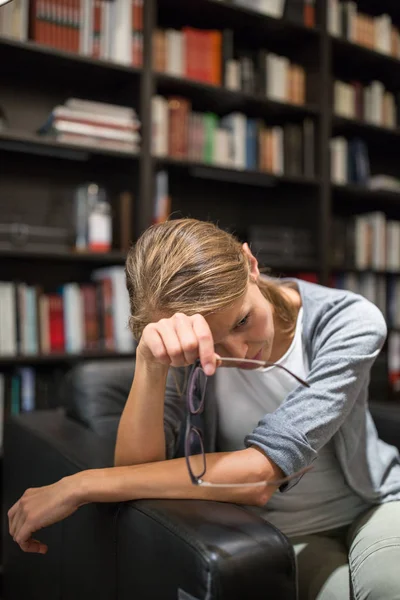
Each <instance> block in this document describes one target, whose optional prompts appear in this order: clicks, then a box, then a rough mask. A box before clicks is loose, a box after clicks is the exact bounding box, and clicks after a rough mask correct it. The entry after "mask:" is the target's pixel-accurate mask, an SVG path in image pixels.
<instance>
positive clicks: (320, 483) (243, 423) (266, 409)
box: [215, 308, 368, 536]
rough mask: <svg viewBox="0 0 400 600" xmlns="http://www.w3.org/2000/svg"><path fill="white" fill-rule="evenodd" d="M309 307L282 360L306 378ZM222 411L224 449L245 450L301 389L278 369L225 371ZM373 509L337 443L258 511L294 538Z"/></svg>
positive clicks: (219, 377)
mask: <svg viewBox="0 0 400 600" xmlns="http://www.w3.org/2000/svg"><path fill="white" fill-rule="evenodd" d="M302 324H303V308H300V311H299V314H298V318H297V323H296V330H295V335H294V338H293V340H292V343H291V345H290V347H289V349H288V350H287V352H286V353H285V354H284V356H282V358H281V359H280V360H279V361H277V362H278V363H279V364H282V365H284V366H285V367H286V368H288V369H290V370H291V371H293V372H294V373H296V375H298V376H299V377H301V378H302V379H306V378H307V374H308V372H309V365H308V361H307V356H306V353H305V351H304V348H303V340H302ZM215 378H216V381H215V392H216V402H217V406H218V450H220V451H222V452H227V451H228V452H229V451H235V450H241V449H244V448H245V446H244V438H245V436H246V435H247V434H248V433H249V432H251V431H252V430H253V429H254V428H255V427H256V426H257V424H258V422H259V421H260V419H261V418H262V417H263V416H264V415H265V414H266V413H271V412H273V411H274V410H275V409H276V408H278V406H279V405H280V404H281V403H282V402H283V401H284V400H285V398H286V396H287V395H288V394H289V393H290V392H291V391H292V390H293V389H294V388H295V387H297V386H298V385H299V383H298V382H297V381H296V380H295V379H294V378H293V377H291V375H289V374H288V373H286V372H285V371H283V369H279V368H276V367H268V368H266V369H262V370H261V371H253V370H243V369H233V368H220V369H217V373H216V375H215ZM367 507H368V505H367V504H366V503H365V502H364V501H363V500H362V499H361V498H360V497H359V496H357V495H356V494H355V493H354V492H353V491H352V490H351V489H350V488H349V486H348V485H347V483H346V482H345V479H344V476H343V474H342V472H341V469H340V466H339V463H338V461H337V458H336V455H335V450H334V446H333V443H332V442H331V441H330V442H328V443H327V444H326V445H325V446H324V447H323V448H322V449H321V450H320V452H319V456H318V458H317V459H316V460H315V461H314V463H313V469H312V470H311V471H310V472H309V473H306V474H305V475H304V476H303V477H302V479H301V480H300V481H299V483H298V484H297V485H296V486H294V487H293V488H292V489H290V490H289V491H288V492H286V493H280V492H277V493H275V494H274V495H273V496H272V498H271V499H270V500H269V502H268V503H267V505H266V506H265V507H263V508H254V507H253V508H254V510H255V511H256V512H258V513H260V514H261V516H263V517H265V518H266V519H267V520H268V521H270V522H271V523H273V524H274V525H276V526H277V527H278V528H279V529H280V530H281V531H283V532H284V533H285V534H286V535H288V536H293V535H303V534H309V533H316V532H318V531H324V530H328V529H332V528H336V527H341V526H343V525H347V524H349V523H351V522H352V521H353V520H354V519H355V518H356V517H357V516H358V515H359V514H360V512H362V511H363V510H364V509H366V508H367Z"/></svg>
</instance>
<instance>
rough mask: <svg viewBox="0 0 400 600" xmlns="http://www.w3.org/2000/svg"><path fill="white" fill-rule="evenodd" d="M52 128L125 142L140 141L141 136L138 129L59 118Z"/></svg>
mask: <svg viewBox="0 0 400 600" xmlns="http://www.w3.org/2000/svg"><path fill="white" fill-rule="evenodd" d="M52 128H53V129H54V131H61V132H68V133H78V134H79V135H91V136H95V137H99V138H106V139H111V140H121V141H124V142H138V141H139V140H140V136H139V134H138V133H137V132H136V131H122V130H120V129H114V128H112V127H101V126H100V125H89V124H88V123H77V122H72V121H63V120H59V119H55V120H54V122H53V126H52Z"/></svg>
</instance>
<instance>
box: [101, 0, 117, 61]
mask: <svg viewBox="0 0 400 600" xmlns="http://www.w3.org/2000/svg"><path fill="white" fill-rule="evenodd" d="M114 15H115V4H114V2H102V4H101V19H102V31H101V33H102V35H101V39H100V56H101V58H103V59H104V60H111V59H112V54H111V46H112V36H113V25H114V22H113V21H114Z"/></svg>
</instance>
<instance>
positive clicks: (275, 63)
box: [266, 52, 282, 100]
mask: <svg viewBox="0 0 400 600" xmlns="http://www.w3.org/2000/svg"><path fill="white" fill-rule="evenodd" d="M266 60H267V97H268V98H270V99H271V100H281V98H282V96H281V90H280V75H279V73H280V69H281V67H280V66H279V65H280V62H279V56H277V55H276V54H274V53H273V52H268V54H267V57H266Z"/></svg>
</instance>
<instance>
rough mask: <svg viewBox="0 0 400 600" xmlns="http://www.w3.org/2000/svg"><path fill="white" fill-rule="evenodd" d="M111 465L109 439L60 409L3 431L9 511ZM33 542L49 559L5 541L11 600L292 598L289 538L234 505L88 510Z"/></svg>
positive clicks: (180, 503)
mask: <svg viewBox="0 0 400 600" xmlns="http://www.w3.org/2000/svg"><path fill="white" fill-rule="evenodd" d="M112 462H113V453H112V452H111V450H110V448H109V446H108V445H107V444H105V443H104V440H102V439H101V438H100V437H99V436H97V435H96V434H94V433H93V432H91V431H90V430H87V429H86V428H85V427H83V426H82V425H80V424H78V423H75V422H74V421H72V420H70V419H68V418H66V417H65V415H64V414H63V413H62V412H61V411H40V412H37V413H28V414H23V415H20V416H19V417H15V418H12V419H10V420H9V422H8V423H7V425H6V428H5V473H4V489H5V499H4V512H5V513H6V512H7V510H8V508H9V507H10V506H11V504H13V503H14V502H15V501H16V500H17V499H18V498H19V497H20V495H21V494H22V493H23V492H24V491H25V489H27V488H28V487H37V486H42V485H48V484H51V483H53V482H54V481H57V480H59V479H60V478H62V477H65V476H67V475H71V474H73V473H76V472H78V471H80V470H82V469H89V468H101V467H107V466H111V465H112ZM4 517H5V515H4V514H3V518H4ZM37 537H38V538H39V539H41V540H42V541H44V542H45V543H47V544H48V546H49V551H48V554H46V555H45V556H32V555H30V554H24V553H23V552H22V551H21V550H20V549H19V547H18V546H17V544H15V543H14V542H13V540H12V539H11V537H10V536H8V539H7V542H6V544H5V546H4V548H5V554H6V556H5V561H4V565H5V566H4V579H5V590H6V597H7V599H8V600H20V598H24V597H26V598H29V597H40V598H41V600H53V599H54V598H57V597H61V595H62V597H63V598H65V600H70V599H71V600H72V599H74V600H84V599H85V600H86V599H87V598H89V597H96V599H97V600H111V599H112V598H117V597H118V600H125V599H126V600H128V598H129V600H132V598H141V599H143V600H144V599H145V598H146V599H147V600H159V599H160V598H163V600H192V598H194V599H195V600H197V599H199V600H228V599H229V600H239V599H240V600H244V599H246V598H252V600H261V599H262V600H265V598H266V597H268V596H269V597H272V598H279V599H280V600H295V598H296V590H295V581H296V576H295V563H294V554H293V549H292V547H291V545H290V544H289V542H288V540H287V539H286V538H285V536H284V535H283V534H282V533H281V532H280V531H279V530H277V529H276V528H274V527H273V526H272V525H270V524H269V523H267V522H266V521H264V520H263V519H261V517H259V516H258V515H256V514H254V513H253V512H251V511H250V510H247V509H246V508H245V507H242V506H237V505H234V504H228V503H220V502H211V501H194V500H193V501H189V500H140V501H133V502H124V503H119V504H101V503H99V504H89V505H86V506H83V507H81V508H79V509H78V510H77V511H76V513H74V514H73V515H71V516H70V517H68V518H67V519H65V520H63V521H61V522H60V523H56V524H55V525H52V526H50V527H46V528H45V529H43V530H41V531H40V532H38V534H37ZM179 590H181V592H180V591H179ZM185 593H186V594H190V596H188V595H186V596H185Z"/></svg>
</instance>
